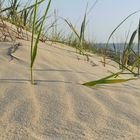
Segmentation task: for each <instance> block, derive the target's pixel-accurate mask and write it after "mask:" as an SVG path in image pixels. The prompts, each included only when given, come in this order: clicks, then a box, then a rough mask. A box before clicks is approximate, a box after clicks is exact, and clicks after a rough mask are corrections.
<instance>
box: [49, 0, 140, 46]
mask: <svg viewBox="0 0 140 140" xmlns="http://www.w3.org/2000/svg"><path fill="white" fill-rule="evenodd" d="M52 1H53V2H52V7H51V9H57V11H58V14H59V16H62V17H65V18H68V19H69V20H70V21H71V22H72V23H73V24H75V25H77V28H80V24H81V21H82V19H83V15H84V12H85V9H86V5H87V3H88V7H89V8H90V7H91V5H92V4H93V3H94V2H95V1H94V0H52ZM137 10H140V0H99V1H98V3H97V4H96V6H95V7H94V8H93V10H92V11H91V13H90V14H89V15H88V24H87V29H86V37H87V39H89V40H91V41H95V42H98V43H102V42H106V41H107V39H108V37H109V35H110V33H111V32H112V31H113V29H114V28H115V27H116V26H117V25H118V24H119V23H120V22H121V21H122V20H123V19H124V18H125V17H127V16H128V15H129V14H131V13H133V12H134V11H137ZM139 18H140V13H138V14H137V15H134V16H132V17H131V18H130V19H129V20H127V21H126V22H125V23H124V24H123V25H122V26H121V27H120V29H119V30H118V31H117V32H116V33H115V34H114V36H113V39H112V41H114V42H124V41H125V38H126V35H127V33H128V30H129V29H130V30H131V32H132V31H133V30H134V29H135V28H137V26H138V22H139ZM131 32H130V33H131Z"/></svg>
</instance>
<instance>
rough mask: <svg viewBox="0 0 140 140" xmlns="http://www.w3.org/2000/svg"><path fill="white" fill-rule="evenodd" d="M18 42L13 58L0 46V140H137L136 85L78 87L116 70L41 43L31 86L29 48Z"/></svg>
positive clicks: (139, 108)
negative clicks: (34, 81) (33, 81)
mask: <svg viewBox="0 0 140 140" xmlns="http://www.w3.org/2000/svg"><path fill="white" fill-rule="evenodd" d="M18 42H20V43H21V46H19V48H18V49H17V50H16V51H13V52H11V53H12V56H13V57H11V55H9V53H8V52H9V50H11V49H10V48H11V47H12V43H8V42H3V43H2V42H1V43H0V140H140V80H137V81H129V82H127V83H123V84H113V85H98V86H96V87H94V88H88V87H85V86H82V85H81V83H84V82H87V81H90V80H96V79H99V78H101V77H104V76H107V75H109V74H110V71H112V72H113V71H118V69H117V68H116V66H117V65H116V64H115V63H114V62H112V61H111V60H108V62H109V63H108V65H107V66H106V67H103V65H102V63H101V57H99V56H97V55H93V57H92V58H90V62H87V61H86V57H85V56H81V55H79V54H76V53H75V49H73V48H71V47H68V46H65V45H60V44H51V43H48V44H45V43H40V45H39V50H38V56H37V61H36V63H35V67H34V77H35V79H36V82H37V85H31V84H30V71H29V65H30V63H29V62H30V55H29V54H30V42H28V41H23V40H17V43H18Z"/></svg>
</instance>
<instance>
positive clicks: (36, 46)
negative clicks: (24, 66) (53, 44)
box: [31, 0, 51, 67]
mask: <svg viewBox="0 0 140 140" xmlns="http://www.w3.org/2000/svg"><path fill="white" fill-rule="evenodd" d="M50 5H51V0H49V2H48V5H47V8H46V11H45V14H44V17H43V20H42V23H41V26H40V29H39V32H38V35H37V39H36V42H35V45H34V49H33V53H32V61H31V67H33V64H34V62H35V58H36V55H37V49H38V43H39V38H40V35H41V32H42V29H43V25H44V21H45V18H46V15H47V13H48V11H49V8H50Z"/></svg>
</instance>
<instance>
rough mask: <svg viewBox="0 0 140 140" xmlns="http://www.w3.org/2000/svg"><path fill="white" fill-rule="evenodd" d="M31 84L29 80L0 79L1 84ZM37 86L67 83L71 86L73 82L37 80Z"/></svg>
mask: <svg viewBox="0 0 140 140" xmlns="http://www.w3.org/2000/svg"><path fill="white" fill-rule="evenodd" d="M29 82H31V81H30V80H29V79H14V78H13V79H12V78H11V79H0V83H18V84H20V83H24V84H25V83H29ZM35 82H36V83H37V84H40V83H66V84H71V83H72V82H68V81H61V80H35Z"/></svg>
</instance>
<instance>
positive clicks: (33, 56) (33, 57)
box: [30, 0, 51, 84]
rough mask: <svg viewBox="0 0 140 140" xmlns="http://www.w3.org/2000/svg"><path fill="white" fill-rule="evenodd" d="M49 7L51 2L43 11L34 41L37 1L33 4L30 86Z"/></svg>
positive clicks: (32, 82)
mask: <svg viewBox="0 0 140 140" xmlns="http://www.w3.org/2000/svg"><path fill="white" fill-rule="evenodd" d="M50 5H51V0H49V1H48V5H47V7H46V10H45V13H44V16H43V18H42V22H41V25H40V28H39V31H38V33H37V37H36V39H34V36H35V24H36V18H37V9H38V0H36V3H35V9H34V19H33V28H32V40H31V64H30V71H31V84H35V81H34V77H33V66H34V63H35V60H36V56H37V51H38V43H39V39H40V36H41V33H42V29H43V25H44V22H45V18H46V16H47V13H48V11H49V8H50ZM34 40H35V42H34Z"/></svg>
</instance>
